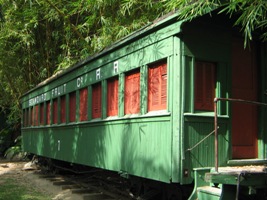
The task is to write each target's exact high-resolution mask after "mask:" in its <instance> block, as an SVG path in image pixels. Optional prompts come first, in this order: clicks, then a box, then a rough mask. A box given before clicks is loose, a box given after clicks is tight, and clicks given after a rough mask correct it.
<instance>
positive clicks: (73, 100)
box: [69, 92, 76, 122]
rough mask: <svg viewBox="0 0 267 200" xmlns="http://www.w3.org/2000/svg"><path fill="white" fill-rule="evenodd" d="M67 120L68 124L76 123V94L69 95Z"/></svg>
mask: <svg viewBox="0 0 267 200" xmlns="http://www.w3.org/2000/svg"><path fill="white" fill-rule="evenodd" d="M69 97H70V107H69V119H70V122H75V121H76V92H72V93H70V96H69Z"/></svg>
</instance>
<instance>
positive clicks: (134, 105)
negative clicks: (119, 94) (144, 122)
mask: <svg viewBox="0 0 267 200" xmlns="http://www.w3.org/2000/svg"><path fill="white" fill-rule="evenodd" d="M139 112H140V72H139V70H138V71H133V72H131V73H129V74H127V75H126V76H125V88H124V113H125V114H135V113H139Z"/></svg>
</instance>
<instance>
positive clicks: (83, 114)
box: [80, 88, 88, 121]
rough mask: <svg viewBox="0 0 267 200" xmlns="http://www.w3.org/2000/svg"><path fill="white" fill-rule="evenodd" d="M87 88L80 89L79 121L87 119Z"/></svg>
mask: <svg viewBox="0 0 267 200" xmlns="http://www.w3.org/2000/svg"><path fill="white" fill-rule="evenodd" d="M87 102H88V90H87V88H83V89H81V90H80V121H86V120H87V117H88V115H87V110H88V103H87Z"/></svg>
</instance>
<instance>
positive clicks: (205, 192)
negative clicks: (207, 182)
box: [197, 186, 222, 200]
mask: <svg viewBox="0 0 267 200" xmlns="http://www.w3.org/2000/svg"><path fill="white" fill-rule="evenodd" d="M221 192H222V190H221V189H220V188H218V187H211V186H202V187H198V188H197V199H198V200H219V199H220V196H221Z"/></svg>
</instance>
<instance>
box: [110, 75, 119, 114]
mask: <svg viewBox="0 0 267 200" xmlns="http://www.w3.org/2000/svg"><path fill="white" fill-rule="evenodd" d="M118 82H119V81H118V77H116V78H112V79H109V80H108V81H107V85H108V91H107V116H116V115H118V90H119V84H118Z"/></svg>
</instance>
